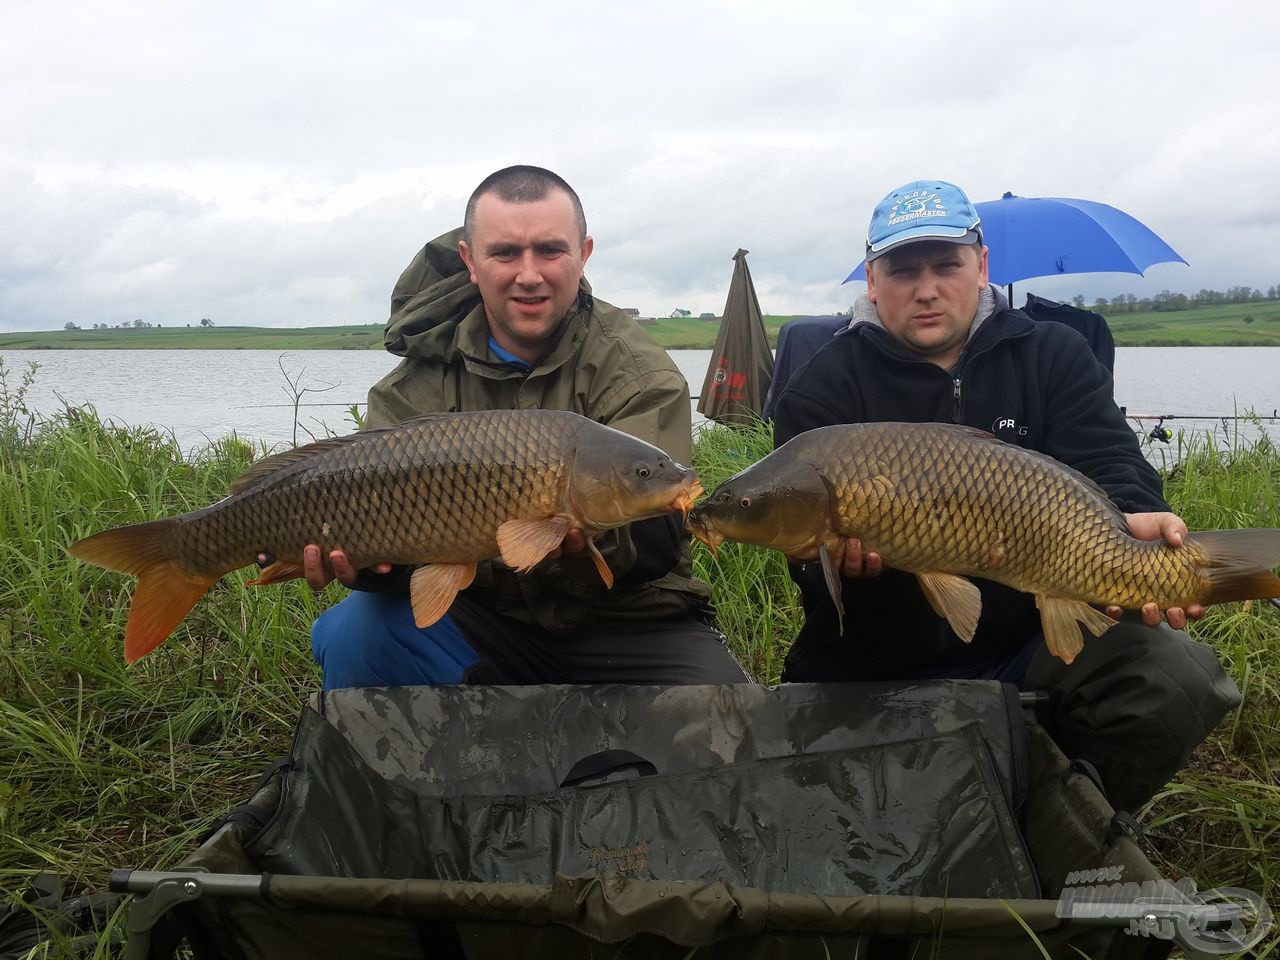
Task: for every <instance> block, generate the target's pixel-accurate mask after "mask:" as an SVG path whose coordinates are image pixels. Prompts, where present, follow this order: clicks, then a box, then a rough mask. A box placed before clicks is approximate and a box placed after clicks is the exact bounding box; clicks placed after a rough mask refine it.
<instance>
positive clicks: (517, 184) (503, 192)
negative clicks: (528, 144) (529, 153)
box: [462, 164, 587, 243]
mask: <svg viewBox="0 0 1280 960" xmlns="http://www.w3.org/2000/svg"><path fill="white" fill-rule="evenodd" d="M557 189H558V190H563V191H564V192H565V193H567V194H568V195H569V199H570V200H572V201H573V216H574V219H575V220H576V221H577V222H578V240H579V242H582V243H585V242H586V239H587V215H586V214H585V213H583V212H582V201H581V200H579V199H578V194H577V192H576V191H575V190H574V189H573V187H571V186H569V184H568V183H567V182H566V181H565V179H564V178H563V177H561V176H558V175H556V174H554V173H552V172H551V171H550V170H545V169H543V168H542V167H531V166H528V165H526V164H517V165H516V166H514V167H504V168H502V169H501V170H498V171H496V172H494V173H491V174H489V175H488V176H487V177H485V178H484V179H483V180H481V181H480V186H478V187H476V188H475V190H473V191H472V193H471V198H470V199H469V200H468V201H467V214H466V217H465V218H464V219H463V221H462V232H463V236H464V237H465V238H466V239H467V240H468V241H470V240H471V235H472V233H473V231H474V229H475V223H476V201H477V200H479V199H480V198H481V197H483V196H484V195H485V194H486V193H496V194H497V195H498V197H499V198H500V199H501V200H504V201H505V202H507V203H533V202H535V201H537V200H545V199H546V197H547V194H548V193H550V192H551V191H552V190H557Z"/></svg>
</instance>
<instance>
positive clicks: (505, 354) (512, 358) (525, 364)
mask: <svg viewBox="0 0 1280 960" xmlns="http://www.w3.org/2000/svg"><path fill="white" fill-rule="evenodd" d="M489 349H490V350H492V351H493V355H494V356H495V357H497V358H498V359H499V360H501V361H502V362H503V363H509V364H511V365H512V366H513V367H519V368H520V369H521V370H532V369H533V364H532V363H530V362H529V361H528V360H522V359H521V358H520V357H517V356H516V355H515V354H514V353H510V352H509V351H507V350H503V349H502V347H500V346H498V341H497V340H495V339H493V335H492V334H490V335H489Z"/></svg>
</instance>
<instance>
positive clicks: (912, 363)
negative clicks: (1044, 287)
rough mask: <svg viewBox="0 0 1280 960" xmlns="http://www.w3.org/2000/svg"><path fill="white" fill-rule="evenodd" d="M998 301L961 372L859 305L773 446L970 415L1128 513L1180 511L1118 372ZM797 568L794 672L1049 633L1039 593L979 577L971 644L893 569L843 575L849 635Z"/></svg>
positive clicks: (886, 674) (807, 570) (930, 663)
mask: <svg viewBox="0 0 1280 960" xmlns="http://www.w3.org/2000/svg"><path fill="white" fill-rule="evenodd" d="M999 300H1000V302H998V303H996V305H995V310H996V312H994V313H993V314H992V315H991V316H989V317H986V318H985V319H983V320H982V322H981V323H980V324H977V325H975V326H976V328H975V331H974V332H973V334H972V335H971V337H970V340H969V342H968V344H966V346H965V349H964V352H963V354H962V355H961V357H960V359H959V360H958V361H957V363H956V366H955V367H954V368H953V369H952V370H950V371H948V370H944V369H942V368H941V367H939V366H937V365H936V364H933V363H930V362H928V361H926V360H923V359H921V358H920V357H919V356H918V355H916V354H914V353H912V352H911V351H909V350H907V349H906V348H904V347H902V346H901V345H900V344H899V343H898V342H897V341H895V340H894V339H893V338H892V337H891V336H890V335H889V334H888V332H887V331H886V330H885V329H884V328H883V327H882V326H881V325H880V324H879V323H878V319H877V318H875V317H874V310H872V311H871V312H870V315H869V316H868V314H867V311H866V310H865V308H864V310H863V311H857V310H856V309H855V321H854V322H853V323H851V324H850V326H849V328H847V329H846V330H844V331H842V332H841V333H840V334H838V335H837V336H836V337H834V338H833V339H832V340H831V342H830V343H828V344H826V345H825V346H824V347H822V349H820V350H819V351H818V352H817V353H816V354H815V355H814V357H813V359H812V360H810V361H809V363H808V364H807V365H806V366H805V367H803V368H801V369H800V370H799V371H797V373H796V375H795V376H794V377H792V379H791V381H790V383H789V385H788V387H787V390H786V392H785V393H784V394H783V396H782V398H781V399H780V400H779V402H778V407H777V413H776V415H775V421H774V437H775V440H774V442H775V444H776V445H778V446H781V445H782V444H783V443H786V441H788V440H790V439H791V438H792V437H794V436H796V435H797V434H799V433H803V432H804V431H806V430H811V429H813V428H815V427H821V426H827V425H829V424H834V423H871V422H880V421H907V422H914V423H924V422H940V423H962V424H966V425H968V426H972V427H978V428H980V429H982V430H987V431H990V432H991V433H993V434H995V435H996V436H997V437H999V438H1000V439H1002V440H1005V441H1007V442H1009V443H1016V444H1018V445H1019V446H1022V447H1026V448H1028V449H1031V450H1038V451H1040V452H1042V453H1047V454H1049V455H1050V456H1052V457H1054V458H1055V459H1057V460H1060V461H1062V462H1063V463H1065V464H1067V465H1069V466H1071V467H1074V468H1075V469H1077V470H1079V471H1080V472H1081V473H1083V474H1085V475H1086V476H1088V477H1089V478H1091V479H1092V480H1093V481H1094V482H1096V483H1097V484H1098V485H1099V486H1101V487H1102V489H1103V490H1105V491H1106V492H1107V494H1108V495H1110V497H1111V498H1112V500H1114V501H1115V502H1116V504H1117V506H1119V507H1120V509H1121V510H1124V511H1125V512H1128V513H1140V512H1147V511H1160V510H1168V509H1169V508H1168V505H1167V504H1166V503H1165V501H1164V499H1163V495H1162V489H1161V483H1160V477H1159V475H1158V474H1157V473H1156V471H1155V469H1154V468H1153V467H1152V466H1151V465H1150V464H1149V463H1147V461H1146V459H1145V458H1144V457H1143V455H1142V451H1141V448H1140V447H1139V446H1138V441H1137V438H1136V437H1135V436H1134V433H1133V431H1132V430H1131V429H1130V428H1129V426H1128V424H1127V423H1126V422H1125V419H1124V415H1123V414H1122V413H1121V411H1120V409H1119V408H1118V407H1117V406H1116V404H1115V401H1114V400H1113V399H1112V381H1111V375H1110V374H1109V373H1108V372H1107V370H1106V369H1105V368H1104V367H1103V366H1102V365H1101V364H1100V363H1098V361H1097V360H1096V359H1095V358H1094V356H1093V354H1092V353H1091V352H1090V350H1089V347H1088V345H1087V344H1086V342H1085V340H1084V339H1083V338H1082V337H1081V336H1080V334H1078V333H1076V332H1075V331H1074V330H1072V329H1070V328H1069V327H1066V326H1064V325H1062V324H1057V323H1035V322H1033V321H1032V320H1031V319H1030V318H1029V317H1028V316H1027V315H1026V314H1024V313H1022V312H1021V311H1019V310H1010V309H1007V307H1006V306H1005V304H1004V303H1003V298H999ZM859 313H861V314H862V317H863V318H864V322H858V319H857V317H858V314H859ZM1027 495H1028V496H1034V495H1035V491H1033V490H1029V491H1027ZM792 575H793V577H794V578H795V580H796V582H797V583H798V584H799V585H800V588H801V592H802V594H803V598H804V608H805V625H804V627H803V629H802V630H801V632H800V636H799V637H798V638H797V640H796V642H795V644H794V646H793V647H792V651H791V655H790V656H789V657H788V660H787V672H786V674H785V679H787V680H794V681H811V680H854V679H891V678H911V677H923V676H940V675H944V674H948V673H953V672H955V671H964V670H968V669H980V668H981V667H982V666H983V665H984V664H988V663H991V662H993V661H996V660H998V659H1000V658H1002V657H1004V656H1007V655H1008V654H1009V653H1011V652H1012V651H1013V650H1015V649H1017V648H1018V647H1020V646H1021V645H1023V644H1024V643H1026V641H1027V640H1028V639H1029V638H1031V637H1032V636H1034V635H1036V634H1037V633H1039V632H1040V620H1039V616H1038V613H1037V611H1036V608H1035V603H1034V600H1033V598H1032V597H1031V596H1030V595H1029V594H1025V593H1021V592H1019V591H1016V590H1012V589H1010V588H1008V587H1005V586H1002V585H1000V584H997V583H993V582H991V581H988V580H981V579H976V578H975V581H974V582H975V583H976V584H977V585H978V587H979V589H980V590H981V591H982V618H981V620H980V621H979V624H978V631H977V634H976V635H975V637H974V640H973V643H972V644H964V643H962V642H961V641H960V640H959V639H958V638H957V637H956V635H955V634H954V633H953V632H952V631H951V629H950V627H949V626H948V625H947V623H946V622H945V621H944V620H942V619H941V618H940V617H938V616H937V615H936V614H935V613H934V612H933V611H932V610H931V609H930V608H929V606H928V603H927V602H926V601H925V599H924V595H923V594H922V593H921V591H920V588H919V586H918V584H917V581H916V578H915V576H914V575H912V574H907V573H904V572H902V571H898V570H886V571H885V572H884V574H883V575H881V576H880V577H876V578H872V579H865V580H845V581H844V594H843V596H844V604H845V610H846V616H845V620H844V624H845V635H844V636H843V637H840V636H838V634H837V626H836V615H835V607H834V606H833V604H832V602H831V599H830V596H829V595H828V593H827V589H826V585H825V583H824V581H823V578H822V572H821V570H820V568H819V565H818V564H816V563H811V564H806V565H805V566H804V567H794V566H793V567H792Z"/></svg>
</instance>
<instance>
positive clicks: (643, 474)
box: [636, 467, 649, 480]
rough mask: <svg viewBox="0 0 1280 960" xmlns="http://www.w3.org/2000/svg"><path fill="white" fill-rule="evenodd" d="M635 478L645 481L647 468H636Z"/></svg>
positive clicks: (647, 474) (647, 473) (647, 472)
mask: <svg viewBox="0 0 1280 960" xmlns="http://www.w3.org/2000/svg"><path fill="white" fill-rule="evenodd" d="M636 476H637V477H639V478H640V479H641V480H643V479H645V478H646V477H648V476H649V468H648V467H636Z"/></svg>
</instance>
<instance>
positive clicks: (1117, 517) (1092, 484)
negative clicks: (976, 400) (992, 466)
mask: <svg viewBox="0 0 1280 960" xmlns="http://www.w3.org/2000/svg"><path fill="white" fill-rule="evenodd" d="M929 426H930V427H936V428H938V429H940V430H946V431H949V432H951V433H955V434H958V435H962V436H967V437H969V438H970V439H971V440H980V441H985V442H987V443H991V444H994V445H997V446H1002V447H1010V448H1012V449H1014V450H1018V451H1021V452H1022V453H1024V454H1026V455H1027V456H1028V457H1034V458H1035V459H1037V460H1043V461H1044V462H1045V463H1048V464H1050V465H1052V466H1053V467H1054V468H1056V469H1058V470H1061V471H1063V472H1064V473H1067V474H1070V475H1071V477H1072V478H1073V479H1075V480H1076V481H1077V482H1078V483H1079V484H1080V485H1081V486H1083V487H1085V488H1087V489H1088V490H1089V492H1090V493H1092V494H1094V495H1095V496H1096V497H1098V498H1099V499H1100V500H1102V502H1103V505H1104V508H1105V509H1106V510H1107V511H1108V513H1109V514H1110V516H1111V519H1112V520H1114V521H1115V522H1117V523H1119V524H1120V526H1121V527H1122V528H1123V529H1124V530H1125V532H1126V533H1127V532H1128V530H1129V524H1128V523H1127V522H1126V520H1125V519H1124V511H1123V510H1121V509H1120V508H1119V507H1117V506H1116V504H1115V501H1114V500H1112V499H1111V494H1109V493H1107V491H1106V490H1103V489H1102V487H1101V485H1099V483H1098V482H1097V481H1096V480H1094V479H1093V478H1092V477H1090V476H1088V475H1086V474H1084V473H1081V472H1080V471H1079V470H1077V469H1076V468H1075V467H1073V466H1070V465H1068V464H1065V463H1063V462H1062V461H1061V460H1059V459H1057V458H1056V457H1054V456H1053V454H1050V453H1045V452H1044V451H1043V450H1032V449H1031V448H1030V447H1023V446H1019V445H1018V444H1016V443H1009V442H1008V441H1007V440H1001V439H1000V438H999V437H997V436H996V435H995V434H993V433H989V432H987V431H986V430H983V429H982V428H981V427H970V426H966V425H964V424H961V423H935V424H929Z"/></svg>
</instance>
